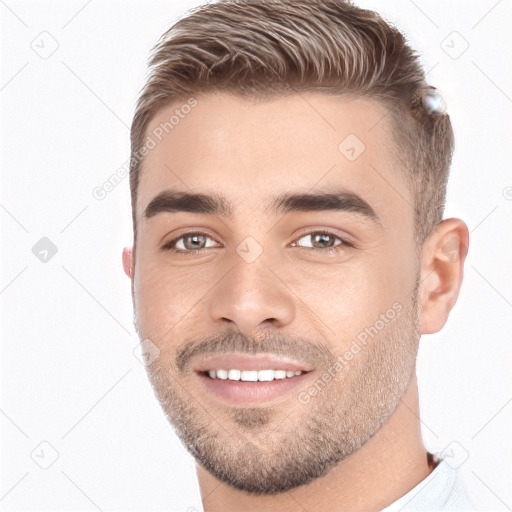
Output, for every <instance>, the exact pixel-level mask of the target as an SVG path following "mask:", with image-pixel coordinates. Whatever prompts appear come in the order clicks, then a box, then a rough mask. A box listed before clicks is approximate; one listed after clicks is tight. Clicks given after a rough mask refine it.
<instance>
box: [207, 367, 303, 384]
mask: <svg viewBox="0 0 512 512" xmlns="http://www.w3.org/2000/svg"><path fill="white" fill-rule="evenodd" d="M302 373H303V372H301V371H290V370H288V371H286V370H235V369H232V370H209V371H208V375H209V376H210V377H211V378H212V379H216V378H217V379H222V380H226V379H228V380H241V381H244V382H257V381H271V380H274V379H285V378H291V377H295V376H296V375H297V376H298V375H302Z"/></svg>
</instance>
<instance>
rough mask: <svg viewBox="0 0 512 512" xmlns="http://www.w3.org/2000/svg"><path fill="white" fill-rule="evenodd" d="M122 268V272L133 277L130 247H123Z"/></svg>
mask: <svg viewBox="0 0 512 512" xmlns="http://www.w3.org/2000/svg"><path fill="white" fill-rule="evenodd" d="M123 269H124V273H125V274H126V275H127V276H128V277H129V278H130V279H131V278H132V277H133V265H132V248H131V247H125V248H124V249H123Z"/></svg>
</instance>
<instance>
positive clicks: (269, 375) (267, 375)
mask: <svg viewBox="0 0 512 512" xmlns="http://www.w3.org/2000/svg"><path fill="white" fill-rule="evenodd" d="M258 380H274V370H260V371H259V372H258Z"/></svg>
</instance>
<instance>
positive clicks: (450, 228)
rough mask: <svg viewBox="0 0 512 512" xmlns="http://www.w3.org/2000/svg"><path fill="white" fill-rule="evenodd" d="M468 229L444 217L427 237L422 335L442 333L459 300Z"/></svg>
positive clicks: (422, 275)
mask: <svg viewBox="0 0 512 512" xmlns="http://www.w3.org/2000/svg"><path fill="white" fill-rule="evenodd" d="M468 246H469V231H468V227H467V226H466V224H465V223H464V222H463V221H462V220H460V219H455V218H450V219H446V220H443V221H442V222H441V223H440V224H439V226H437V228H436V229H435V230H434V231H433V232H432V233H431V235H430V236H429V237H428V238H427V240H425V242H424V244H423V247H422V262H421V294H420V296H421V317H420V329H421V333H422V334H433V333H436V332H439V331H440V330H441V329H442V328H443V326H444V325H445V323H446V321H447V320H448V315H449V313H450V311H451V310H452V308H453V306H454V305H455V303H456V301H457V297H458V295H459V291H460V287H461V285H462V279H463V274H464V261H465V259H466V255H467V252H468Z"/></svg>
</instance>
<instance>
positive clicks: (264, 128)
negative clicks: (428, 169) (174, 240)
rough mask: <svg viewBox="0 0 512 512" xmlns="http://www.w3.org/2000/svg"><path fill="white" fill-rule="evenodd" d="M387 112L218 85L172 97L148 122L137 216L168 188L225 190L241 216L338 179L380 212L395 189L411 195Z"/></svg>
mask: <svg viewBox="0 0 512 512" xmlns="http://www.w3.org/2000/svg"><path fill="white" fill-rule="evenodd" d="M190 104H192V105H194V106H193V107H186V105H190ZM387 117H389V116H386V111H385V109H384V107H382V106H381V105H380V104H378V103H375V102H373V101H370V100H364V99H362V98H354V97H348V96H342V97H339V96H336V97H335V96H327V95H321V94H312V93H304V94H297V95H294V96H289V97H279V98H276V99H272V100H265V101H261V100H259V101H257V100H249V99H246V98H241V97H238V96H234V95H230V94H226V93H217V94H211V95H202V96H197V97H195V102H193V103H191V102H187V100H184V101H182V102H175V103H173V104H171V105H169V106H167V107H166V108H164V109H162V110H161V111H160V112H159V113H158V114H157V115H156V116H155V118H154V119H153V120H152V122H151V123H150V125H149V127H148V130H147V134H146V135H147V137H149V138H150V139H151V140H152V142H151V143H149V144H148V147H149V146H151V149H150V150H149V153H148V154H147V155H146V157H145V158H144V161H143V165H142V172H141V178H140V184H139V190H138V200H137V218H138V219H140V218H141V216H142V213H143V211H144V209H145V208H146V206H147V205H148V204H149V202H150V201H151V200H152V199H153V198H154V197H155V196H156V195H158V194H159V193H161V192H162V191H164V190H173V191H180V192H194V193H198V192H199V193H208V194H219V193H220V194H222V195H223V196H225V197H227V198H228V199H229V201H230V203H232V204H233V206H234V208H233V213H234V216H236V215H237V214H243V212H247V211H249V210H250V211H255V210H258V209H259V210H261V211H262V212H263V210H264V209H265V208H266V206H267V205H268V203H269V198H272V197H275V196H276V195H279V194H282V193H286V192H295V191H300V192H305V191H307V190H315V189H321V190H324V191H325V190H328V189H329V188H334V189H339V188H340V187H343V188H345V189H347V190H348V191H351V192H354V193H357V194H358V195H360V196H362V197H365V198H366V199H367V200H368V201H369V202H372V203H374V204H376V207H377V209H381V210H386V209H387V208H388V207H389V203H390V202H396V200H397V197H398V196H402V198H405V199H406V201H405V203H407V198H408V197H409V191H408V190H407V187H406V184H405V183H404V182H403V180H402V179H401V178H400V173H399V172H397V170H396V169H395V158H394V151H395V147H394V143H393V140H392V136H391V129H390V126H389V124H388V119H387ZM148 140H149V139H146V141H147V142H148ZM409 203H410V201H409ZM383 213H385V212H383Z"/></svg>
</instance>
